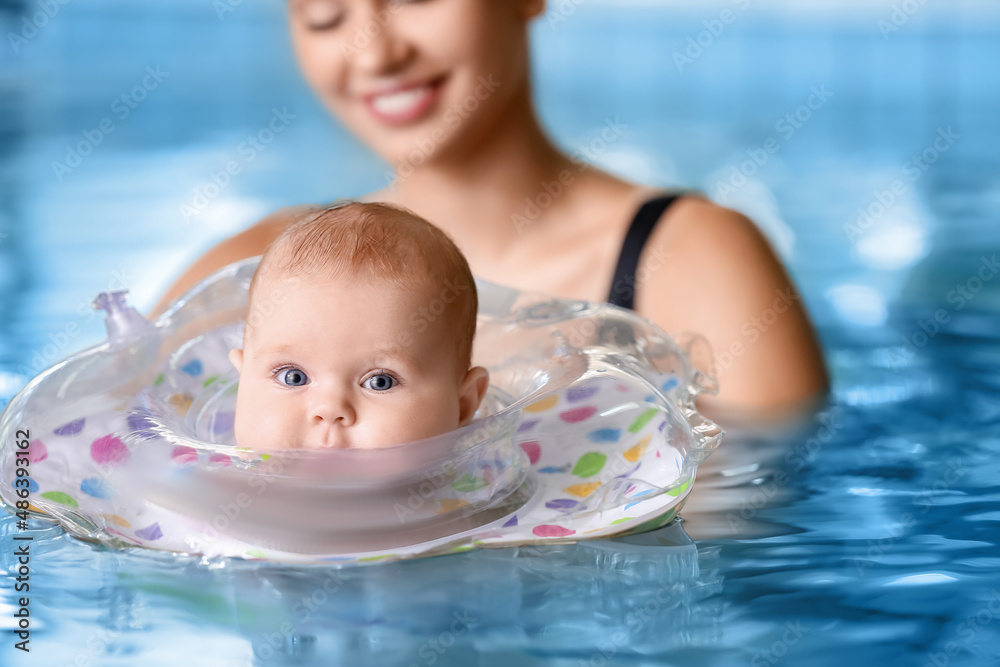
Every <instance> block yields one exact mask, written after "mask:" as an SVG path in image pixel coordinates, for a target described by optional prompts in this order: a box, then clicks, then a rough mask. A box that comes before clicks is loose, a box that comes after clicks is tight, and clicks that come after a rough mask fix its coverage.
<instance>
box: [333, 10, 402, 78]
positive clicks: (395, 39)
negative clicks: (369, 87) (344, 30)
mask: <svg viewBox="0 0 1000 667" xmlns="http://www.w3.org/2000/svg"><path fill="white" fill-rule="evenodd" d="M398 20H401V19H399V18H397V16H396V14H395V13H394V12H392V11H390V10H383V11H380V12H370V13H365V14H364V15H362V16H359V17H358V25H357V27H356V29H355V30H353V31H352V33H353V37H352V38H351V40H350V43H351V46H352V47H354V48H352V49H349V50H348V55H349V57H351V59H352V60H353V61H354V64H355V65H356V66H357V67H359V68H361V69H364V70H365V71H367V72H369V73H372V74H379V75H383V76H385V75H391V74H394V73H395V72H396V71H397V70H399V69H400V68H402V67H403V66H404V65H405V64H406V62H407V58H408V57H409V52H410V47H409V45H408V44H407V42H406V40H405V39H403V38H402V37H401V36H400V35H399V34H398V33H397V32H396V30H395V28H394V26H393V22H394V21H398Z"/></svg>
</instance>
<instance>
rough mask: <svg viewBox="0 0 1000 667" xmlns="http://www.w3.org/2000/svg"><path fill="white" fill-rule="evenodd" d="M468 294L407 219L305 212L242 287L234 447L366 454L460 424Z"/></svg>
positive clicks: (459, 271) (474, 379)
mask: <svg viewBox="0 0 1000 667" xmlns="http://www.w3.org/2000/svg"><path fill="white" fill-rule="evenodd" d="M476 309H477V296H476V286H475V283H474V282H473V278H472V273H471V271H470V270H469V265H468V263H467V262H466V260H465V257H463V256H462V254H461V252H460V251H459V250H458V248H457V247H456V246H455V244H454V243H453V242H452V241H451V239H449V238H448V236H447V235H446V234H445V233H444V232H442V231H441V230H440V229H438V228H437V227H435V226H433V225H432V224H430V223H429V222H427V221H425V220H423V219H421V218H419V217H417V216H416V215H414V214H413V213H410V212H409V211H406V210H403V209H399V208H395V207H393V206H389V205H386V204H363V203H351V204H347V205H344V206H340V207H337V208H331V209H327V210H323V211H319V212H314V213H311V214H309V216H308V217H306V218H305V219H303V220H300V221H299V222H297V223H295V224H293V225H292V226H291V227H289V228H288V229H287V230H286V231H285V232H284V233H283V234H282V235H281V236H279V237H278V238H277V239H276V240H275V241H274V242H273V243H272V244H271V245H270V246H269V247H268V248H267V250H266V251H265V253H264V256H263V257H262V259H261V261H260V266H259V267H258V268H257V272H256V273H255V274H254V276H253V280H252V282H251V284H250V306H249V310H248V316H247V325H246V330H245V332H244V335H243V349H241V350H232V351H231V352H230V353H229V359H230V361H231V362H232V363H233V365H234V366H235V367H236V370H237V371H238V372H239V374H240V382H239V390H238V394H237V397H236V423H235V435H236V441H237V443H238V444H239V445H240V446H241V447H249V448H252V449H289V448H301V449H322V448H331V447H332V448H344V447H355V448H375V447H388V446H392V445H398V444H402V443H406V442H410V441H413V440H419V439H422V438H429V437H431V436H435V435H439V434H441V433H445V432H447V431H450V430H453V429H455V428H458V427H460V426H464V425H465V424H467V423H469V422H470V421H471V420H472V417H473V415H474V414H475V412H476V410H477V408H478V407H479V403H480V402H481V401H482V398H483V395H484V394H485V393H486V388H487V385H488V382H489V376H488V373H487V371H486V369H485V368H482V367H480V366H476V367H471V357H472V339H473V335H474V334H475V330H476Z"/></svg>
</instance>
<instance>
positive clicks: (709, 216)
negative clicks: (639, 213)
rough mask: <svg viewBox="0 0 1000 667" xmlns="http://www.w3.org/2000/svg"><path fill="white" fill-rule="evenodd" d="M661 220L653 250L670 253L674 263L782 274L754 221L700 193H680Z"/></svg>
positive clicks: (695, 267) (653, 236)
mask: <svg viewBox="0 0 1000 667" xmlns="http://www.w3.org/2000/svg"><path fill="white" fill-rule="evenodd" d="M677 194H681V195H683V196H679V197H678V198H677V200H676V201H675V202H674V203H673V204H672V205H671V206H670V207H669V208H667V209H666V210H665V211H664V212H663V213H662V214H661V216H660V219H659V221H658V223H657V224H656V227H655V228H654V229H653V232H652V234H651V235H650V240H649V241H650V243H649V244H650V246H652V248H654V249H655V248H657V247H659V248H661V249H663V250H664V251H667V250H669V252H670V254H671V255H672V256H673V257H674V263H675V264H676V263H678V262H679V263H683V264H685V265H686V267H685V268H687V269H689V270H694V271H695V272H696V273H700V272H701V271H702V270H712V271H716V272H718V271H724V272H732V273H735V274H742V273H743V271H744V270H745V269H746V268H748V267H756V268H757V269H758V270H768V271H770V270H775V269H777V270H780V268H781V264H780V262H779V261H778V259H777V257H776V256H775V254H774V251H773V250H772V249H771V246H770V244H769V243H768V241H767V239H766V238H765V236H764V235H763V233H761V231H760V229H759V228H758V227H757V225H756V224H754V222H753V221H752V220H750V218H748V217H747V216H745V215H743V214H742V213H740V212H738V211H734V210H733V209H729V208H726V207H724V206H720V205H718V204H716V203H714V202H712V201H709V200H708V199H706V198H705V197H704V196H702V195H700V194H699V193H690V192H687V193H677Z"/></svg>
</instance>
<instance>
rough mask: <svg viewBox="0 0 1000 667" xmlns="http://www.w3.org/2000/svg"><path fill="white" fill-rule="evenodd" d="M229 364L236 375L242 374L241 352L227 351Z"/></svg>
mask: <svg viewBox="0 0 1000 667" xmlns="http://www.w3.org/2000/svg"><path fill="white" fill-rule="evenodd" d="M229 363H231V364H232V365H233V366H234V367H235V368H236V372H237V373H242V372H243V350H229Z"/></svg>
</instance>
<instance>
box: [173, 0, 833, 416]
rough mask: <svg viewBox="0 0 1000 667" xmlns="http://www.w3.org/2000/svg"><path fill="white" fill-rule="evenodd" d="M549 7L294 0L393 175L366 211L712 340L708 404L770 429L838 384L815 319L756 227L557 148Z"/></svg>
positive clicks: (335, 88)
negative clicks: (543, 88) (539, 80)
mask: <svg viewBox="0 0 1000 667" xmlns="http://www.w3.org/2000/svg"><path fill="white" fill-rule="evenodd" d="M544 11H545V2H544V0H411V1H399V2H397V1H392V2H390V1H389V0H289V17H290V24H291V31H292V39H293V43H294V45H295V51H296V55H297V58H298V62H299V64H300V66H301V68H302V71H303V73H304V75H305V78H306V79H307V81H308V82H309V84H310V85H311V86H312V88H313V89H314V90H315V91H316V93H317V95H318V96H319V97H320V98H321V100H322V101H323V102H324V103H325V104H326V106H327V107H328V108H329V109H330V111H331V112H332V113H333V114H334V115H335V116H336V117H337V118H338V119H339V120H340V121H341V122H342V123H343V124H344V125H345V126H346V127H348V128H349V129H350V130H351V131H352V132H353V133H354V134H355V135H356V136H358V137H359V138H360V139H361V140H362V141H364V142H365V143H366V144H367V145H368V146H369V147H370V148H371V149H372V150H374V151H375V152H376V153H378V154H379V155H381V156H382V157H383V158H384V159H385V160H387V161H388V162H389V163H390V164H392V165H393V166H394V167H395V171H396V178H395V181H394V182H393V184H392V185H391V186H390V187H389V188H387V189H385V190H383V191H380V192H375V193H372V194H371V195H369V196H368V197H367V198H366V199H367V200H372V201H375V200H384V201H389V202H392V203H395V204H399V205H402V206H405V207H407V208H410V209H412V210H413V211H415V212H416V213H417V214H418V215H421V216H423V217H425V218H427V219H428V220H431V221H433V222H434V223H435V224H437V225H439V226H440V227H442V228H443V229H445V230H446V231H447V232H448V233H449V234H450V235H451V236H452V238H453V239H454V240H455V241H456V243H457V244H458V245H459V247H460V248H461V249H462V250H463V252H464V253H465V254H466V256H467V257H468V259H469V262H470V264H471V266H472V268H473V270H474V272H475V273H476V274H477V275H479V276H481V277H483V278H486V279H488V280H491V281H494V282H498V283H502V284H507V285H511V286H514V287H517V288H521V289H531V290H536V291H542V292H547V293H549V294H553V295H556V296H562V297H571V298H581V299H587V300H591V301H606V300H610V301H612V302H613V303H618V304H619V305H623V306H625V307H632V308H634V309H635V310H636V311H637V312H638V313H639V314H640V315H643V316H645V317H647V318H649V319H651V320H653V321H654V322H656V323H657V324H659V325H660V326H661V327H663V328H664V329H666V330H667V331H672V332H678V331H695V332H699V333H701V334H702V335H704V336H705V337H706V338H707V339H708V341H709V343H710V344H711V346H712V349H713V351H714V353H715V361H716V363H715V364H714V366H715V367H714V370H715V372H716V374H717V375H718V376H719V380H720V386H721V390H720V392H719V395H718V396H717V397H715V398H714V399H713V400H712V401H711V402H710V404H709V405H708V406H706V407H710V408H714V409H716V410H718V409H722V410H726V411H728V412H730V413H732V412H733V411H735V412H743V413H752V414H755V415H759V414H760V413H762V412H764V411H768V412H769V411H772V410H776V409H783V408H789V407H793V406H795V405H797V404H801V403H802V402H804V401H808V400H809V399H810V398H815V397H817V396H818V395H820V394H821V393H822V392H823V391H824V390H825V388H826V386H827V377H826V371H825V368H824V365H823V359H822V354H821V351H820V349H819V345H818V343H817V341H816V337H815V334H814V332H813V330H812V327H811V325H810V323H809V320H808V317H807V315H806V313H805V311H804V310H803V308H802V305H801V302H800V301H799V297H798V295H797V292H795V290H794V287H793V286H792V285H791V284H790V281H789V278H788V276H787V274H786V273H785V272H784V270H783V269H782V267H781V265H780V264H779V262H778V261H777V259H776V258H775V256H774V253H773V252H772V250H771V248H770V247H769V246H768V244H767V242H766V241H765V240H764V238H763V237H762V236H761V234H760V233H759V232H758V230H757V229H756V227H755V226H754V225H753V224H752V223H751V222H750V221H749V220H748V219H747V218H745V217H743V216H742V215H740V214H738V213H735V212H733V211H730V210H727V209H724V208H721V207H719V206H716V205H714V204H712V203H710V202H708V201H706V200H704V199H701V198H699V197H697V196H684V197H680V198H676V199H671V198H663V193H658V192H655V191H652V190H651V189H649V188H647V187H643V186H640V185H637V184H634V183H629V182H626V181H624V180H622V179H620V178H617V177H615V176H612V175H610V174H607V173H604V172H602V171H600V170H598V169H596V168H587V166H586V165H581V164H579V163H578V162H575V161H574V160H573V159H571V158H570V157H569V156H567V155H565V154H564V153H562V152H561V151H560V150H558V149H557V148H556V147H555V146H554V145H553V143H552V142H551V140H550V139H549V138H548V137H547V136H546V135H545V132H544V130H543V129H542V128H541V126H540V125H539V122H538V120H537V118H536V116H535V113H534V109H533V106H532V95H531V86H530V81H529V60H528V23H529V22H530V21H531V19H533V18H534V17H536V16H538V15H540V14H542V13H543V12H544ZM302 211H303V208H302V207H295V208H289V209H284V210H281V211H278V212H276V213H274V214H272V215H270V216H268V217H267V218H265V219H263V220H262V221H260V222H259V223H257V224H256V225H254V226H253V227H251V228H250V229H247V230H246V231H244V232H243V233H241V234H238V235H236V236H234V237H232V238H230V239H227V240H225V241H223V242H222V243H220V244H219V245H217V246H216V247H214V248H213V249H211V250H210V251H209V252H208V253H206V254H205V255H204V256H202V257H201V258H200V259H199V260H198V261H196V262H195V263H194V265H192V266H191V267H190V268H188V270H187V271H186V272H185V273H184V274H183V275H182V276H181V277H180V278H179V279H178V280H177V281H176V282H175V283H174V284H173V285H172V286H171V287H170V289H169V290H168V291H167V293H166V295H165V296H164V298H163V299H162V300H161V302H160V303H159V304H158V305H157V307H156V309H155V311H154V312H157V313H158V312H161V311H162V310H163V309H164V308H165V307H166V304H167V303H168V302H169V300H171V299H173V298H175V297H177V296H178V295H180V294H182V293H183V292H184V291H185V290H187V289H188V288H190V287H191V286H192V285H194V284H195V283H196V282H197V281H199V280H200V279H202V278H204V277H205V276H207V275H208V274H210V273H211V272H212V271H214V270H216V269H218V268H220V267H222V266H224V265H225V264H228V263H230V262H234V261H237V260H239V259H243V258H246V257H250V256H253V255H258V254H260V253H262V252H263V250H264V248H265V247H266V246H267V244H268V243H270V241H271V240H272V239H274V238H275V237H276V236H277V235H278V234H279V233H280V232H281V231H282V229H284V227H285V226H286V225H287V224H289V223H290V222H291V221H293V220H294V219H296V218H297V216H299V215H300V214H301V213H302ZM626 237H628V238H626ZM635 276H638V277H639V279H638V281H636V280H635Z"/></svg>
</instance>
